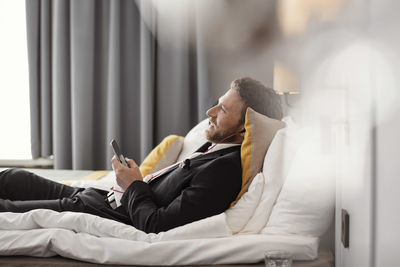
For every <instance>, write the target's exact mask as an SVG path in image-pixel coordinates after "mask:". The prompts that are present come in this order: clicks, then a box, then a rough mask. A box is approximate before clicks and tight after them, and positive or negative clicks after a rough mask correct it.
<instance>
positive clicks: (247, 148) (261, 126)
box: [233, 108, 285, 204]
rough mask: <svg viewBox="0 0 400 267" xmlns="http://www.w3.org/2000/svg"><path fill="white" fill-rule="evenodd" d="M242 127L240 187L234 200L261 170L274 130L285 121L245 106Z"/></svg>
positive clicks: (280, 126) (283, 124) (281, 126)
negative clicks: (244, 117)
mask: <svg viewBox="0 0 400 267" xmlns="http://www.w3.org/2000/svg"><path fill="white" fill-rule="evenodd" d="M244 127H245V129H246V132H245V135H244V140H243V143H242V147H241V162H242V189H241V190H240V192H239V195H238V196H237V198H236V201H237V200H238V199H239V198H240V197H241V196H242V195H243V194H244V193H245V192H246V191H247V188H248V187H249V185H250V183H251V181H252V180H253V178H254V177H255V176H256V174H257V173H259V172H260V171H261V170H262V166H263V162H264V158H265V154H266V153H267V150H268V148H269V145H270V144H271V142H272V139H273V138H274V136H275V134H276V132H277V131H278V130H279V129H281V128H283V127H285V123H284V122H282V121H279V120H275V119H271V118H268V117H267V116H264V115H262V114H260V113H258V112H256V111H254V110H253V109H251V108H247V110H246V120H245V125H244ZM234 203H235V202H234ZM234 203H233V204H234Z"/></svg>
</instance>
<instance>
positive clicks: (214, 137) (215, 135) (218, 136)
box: [205, 125, 239, 143]
mask: <svg viewBox="0 0 400 267" xmlns="http://www.w3.org/2000/svg"><path fill="white" fill-rule="evenodd" d="M214 129H215V126H214ZM238 129H239V125H236V126H234V127H231V128H230V129H228V130H226V131H223V132H220V131H218V130H214V131H213V132H210V131H208V129H207V130H206V132H205V133H206V138H207V140H208V141H210V142H212V143H219V142H222V141H223V142H224V143H231V142H233V141H235V139H236V138H237V134H239V131H238ZM234 133H237V134H235V135H233V134H234ZM230 135H232V136H231V137H228V136H230ZM227 137H228V138H227ZM224 138H226V139H224Z"/></svg>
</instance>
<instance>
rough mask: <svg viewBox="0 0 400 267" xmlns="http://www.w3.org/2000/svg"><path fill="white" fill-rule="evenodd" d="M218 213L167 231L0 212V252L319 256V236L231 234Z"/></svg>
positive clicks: (135, 257)
mask: <svg viewBox="0 0 400 267" xmlns="http://www.w3.org/2000/svg"><path fill="white" fill-rule="evenodd" d="M225 219H226V218H225V214H224V213H223V214H219V215H216V216H213V217H210V218H207V219H204V220H201V221H197V222H193V223H191V224H187V225H184V226H181V227H178V228H175V229H172V230H169V231H167V232H162V233H159V234H146V233H144V232H142V231H139V230H137V229H135V228H134V227H132V226H129V225H125V224H122V223H119V222H116V221H112V220H108V219H104V218H100V217H98V216H94V215H90V214H82V213H73V212H61V213H59V212H55V211H51V210H33V211H30V212H27V213H20V214H19V213H9V212H7V213H0V229H1V230H0V255H30V256H39V257H49V256H54V255H57V254H58V255H61V256H64V257H67V258H73V259H79V260H83V261H88V262H93V263H109V264H138V265H191V264H195V265H197V264H232V263H238V264H239V263H256V262H260V261H262V259H263V252H264V251H265V250H270V249H284V250H287V251H290V252H291V253H293V255H294V259H296V260H312V259H315V258H316V257H317V251H318V238H316V237H306V236H299V235H262V234H255V235H244V234H237V235H232V233H231V231H230V229H229V228H228V226H227V223H226V220H225Z"/></svg>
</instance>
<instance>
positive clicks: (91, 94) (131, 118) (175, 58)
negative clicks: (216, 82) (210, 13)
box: [26, 0, 212, 169]
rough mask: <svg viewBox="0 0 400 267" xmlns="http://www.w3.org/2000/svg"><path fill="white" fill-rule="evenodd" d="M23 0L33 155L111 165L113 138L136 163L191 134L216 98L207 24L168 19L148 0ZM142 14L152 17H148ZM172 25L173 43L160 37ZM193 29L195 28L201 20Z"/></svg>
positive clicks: (63, 164) (62, 162)
mask: <svg viewBox="0 0 400 267" xmlns="http://www.w3.org/2000/svg"><path fill="white" fill-rule="evenodd" d="M138 2H140V5H141V10H140V12H139V9H138V6H137V4H136V2H135V1H131V0H121V1H115V0H85V1H69V0H26V8H27V10H26V11H27V12H26V13H27V36H28V61H29V77H30V104H31V140H32V155H33V157H34V158H37V157H46V156H49V155H54V162H55V168H57V169H109V168H110V160H111V157H112V151H111V149H110V146H109V142H110V140H111V139H116V140H117V141H118V142H119V144H120V146H121V149H122V152H123V153H124V155H125V156H127V157H131V158H133V159H135V160H136V161H137V162H138V163H140V162H141V160H142V159H143V158H144V156H145V155H147V153H148V152H149V151H150V150H151V149H152V147H154V146H155V145H156V144H157V143H158V142H160V141H161V140H162V138H164V137H165V136H166V135H168V134H180V135H184V134H186V132H187V131H188V130H189V129H190V128H191V127H193V126H194V125H195V124H196V123H197V122H198V121H199V120H200V119H202V118H204V117H205V114H204V113H205V111H206V110H207V108H208V107H209V106H210V105H211V104H212V99H209V96H210V95H211V93H210V88H209V87H208V74H207V69H208V68H207V56H206V52H205V51H206V49H205V47H203V46H204V43H202V38H201V34H202V33H201V30H199V31H198V32H197V33H196V36H197V37H196V40H197V41H196V42H195V43H192V42H191V41H190V38H189V35H190V31H191V30H192V29H193V28H192V27H193V25H191V23H189V20H188V21H184V19H182V17H180V18H179V19H177V21H174V22H165V21H163V20H162V19H160V17H159V16H158V14H157V12H156V11H155V10H154V9H153V7H152V6H151V2H150V1H143V0H140V1H138ZM141 12H146V13H147V14H148V15H150V20H148V21H147V22H146V23H145V22H144V21H143V19H142V17H141ZM171 23H173V24H174V25H172V26H174V27H178V29H179V31H178V32H179V34H178V35H176V38H175V39H174V43H173V45H171V44H163V43H162V42H160V41H159V38H158V37H159V35H160V34H168V31H169V27H171V25H170V24H171ZM194 28H196V26H194Z"/></svg>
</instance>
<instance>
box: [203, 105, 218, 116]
mask: <svg viewBox="0 0 400 267" xmlns="http://www.w3.org/2000/svg"><path fill="white" fill-rule="evenodd" d="M216 107H217V106H213V107H212V108H210V109H209V110H207V112H206V114H207V116H208V117H213V116H214V115H215V110H216Z"/></svg>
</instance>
